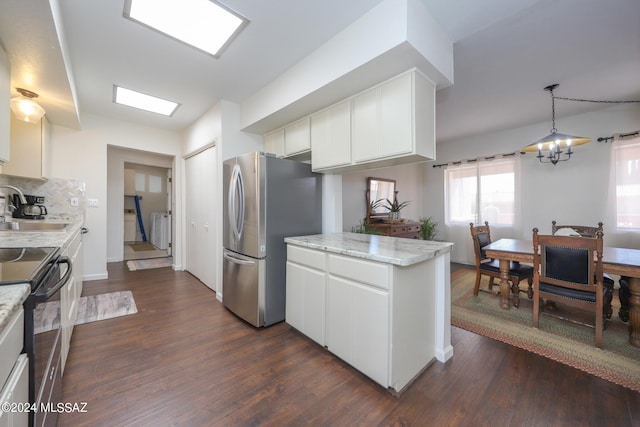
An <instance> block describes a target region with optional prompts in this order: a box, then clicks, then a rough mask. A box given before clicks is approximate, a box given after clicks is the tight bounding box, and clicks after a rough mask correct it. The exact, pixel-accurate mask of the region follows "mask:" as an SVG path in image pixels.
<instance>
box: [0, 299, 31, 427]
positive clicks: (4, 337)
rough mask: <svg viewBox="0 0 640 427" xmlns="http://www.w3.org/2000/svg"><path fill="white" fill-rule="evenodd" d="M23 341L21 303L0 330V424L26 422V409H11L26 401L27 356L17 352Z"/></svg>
mask: <svg viewBox="0 0 640 427" xmlns="http://www.w3.org/2000/svg"><path fill="white" fill-rule="evenodd" d="M23 344H24V310H23V309H22V307H20V309H19V310H18V311H16V312H15V313H14V314H13V315H11V318H10V319H9V321H8V322H7V324H6V325H5V327H4V328H3V329H2V330H1V331H0V406H1V407H0V427H9V426H11V427H26V426H27V425H28V424H29V413H28V412H24V411H23V412H20V411H17V408H14V410H11V408H12V406H11V405H13V404H15V405H20V404H24V403H25V402H29V369H28V365H29V363H28V360H29V359H28V358H27V355H26V354H24V353H22V354H20V351H21V350H22V347H23ZM7 404H8V405H7ZM5 408H8V409H9V411H6V412H5V411H4V409H5Z"/></svg>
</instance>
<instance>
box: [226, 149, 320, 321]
mask: <svg viewBox="0 0 640 427" xmlns="http://www.w3.org/2000/svg"><path fill="white" fill-rule="evenodd" d="M223 177H224V187H223V188H224V198H223V199H224V207H223V217H224V235H223V246H224V250H223V257H224V259H223V282H222V301H223V304H224V306H225V307H227V308H228V309H229V310H231V311H232V312H234V313H235V314H236V315H238V316H239V317H241V318H242V319H244V320H246V321H247V322H249V323H250V324H252V325H253V326H256V327H261V326H269V325H272V324H274V323H277V322H280V321H282V320H284V313H285V272H286V260H287V248H286V245H285V243H284V238H285V237H288V236H300V235H306V234H317V233H321V232H322V179H321V175H319V174H315V173H313V172H311V165H309V164H306V163H300V162H296V161H293V160H285V159H278V158H276V157H274V156H272V155H269V154H264V153H249V154H245V155H243V156H239V157H235V158H232V159H229V160H226V161H225V162H224V167H223Z"/></svg>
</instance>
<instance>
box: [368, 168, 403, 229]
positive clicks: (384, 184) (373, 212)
mask: <svg viewBox="0 0 640 427" xmlns="http://www.w3.org/2000/svg"><path fill="white" fill-rule="evenodd" d="M395 194H396V181H395V180H394V179H386V178H373V177H369V178H367V192H366V198H367V222H371V221H373V222H376V221H381V220H383V219H386V218H388V217H389V211H388V210H387V209H386V208H385V207H384V206H385V205H386V203H385V201H386V199H389V200H391V201H393V200H394V198H395ZM379 200H382V202H378V201H379ZM376 202H378V203H376Z"/></svg>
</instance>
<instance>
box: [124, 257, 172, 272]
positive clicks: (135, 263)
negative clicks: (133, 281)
mask: <svg viewBox="0 0 640 427" xmlns="http://www.w3.org/2000/svg"><path fill="white" fill-rule="evenodd" d="M172 265H173V257H165V258H153V259H136V260H131V261H127V267H128V268H129V271H136V270H148V269H150V268H162V267H171V266H172Z"/></svg>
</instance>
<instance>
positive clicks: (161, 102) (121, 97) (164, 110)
mask: <svg viewBox="0 0 640 427" xmlns="http://www.w3.org/2000/svg"><path fill="white" fill-rule="evenodd" d="M113 87H114V91H113V92H114V93H113V102H115V103H116V104H122V105H127V106H129V107H133V108H139V109H141V110H145V111H150V112H152V113H158V114H162V115H165V116H171V115H172V114H173V113H174V112H175V111H176V109H177V108H178V106H179V104H178V103H176V102H173V101H167V100H166V99H162V98H156V97H155V96H151V95H145V94H144V93H140V92H136V91H135V90H131V89H125V88H123V87H120V86H116V85H114V86H113Z"/></svg>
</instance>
